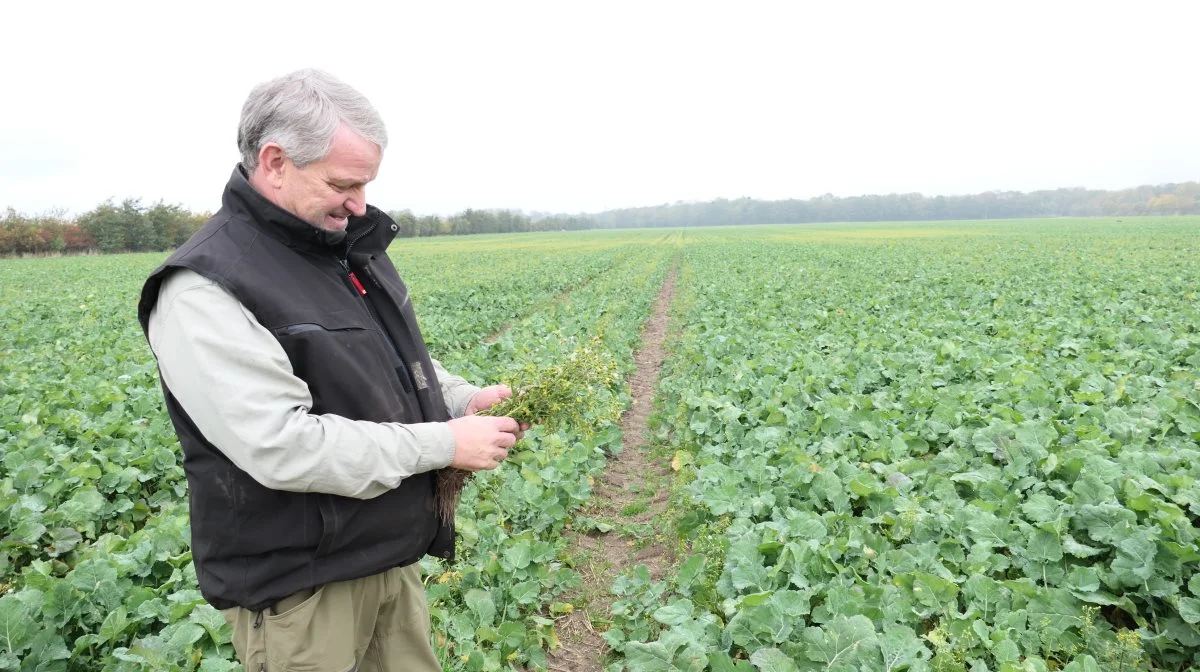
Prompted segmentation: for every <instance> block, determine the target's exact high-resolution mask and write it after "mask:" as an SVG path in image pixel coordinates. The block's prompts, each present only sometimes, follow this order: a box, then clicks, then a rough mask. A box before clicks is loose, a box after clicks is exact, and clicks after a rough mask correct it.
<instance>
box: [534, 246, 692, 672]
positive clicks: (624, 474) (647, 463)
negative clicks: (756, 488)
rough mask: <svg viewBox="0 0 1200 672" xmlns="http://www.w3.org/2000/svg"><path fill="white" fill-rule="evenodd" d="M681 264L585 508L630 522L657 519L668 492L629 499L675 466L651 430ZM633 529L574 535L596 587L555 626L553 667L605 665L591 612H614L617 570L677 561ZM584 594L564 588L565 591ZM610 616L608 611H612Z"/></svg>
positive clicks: (589, 584)
mask: <svg viewBox="0 0 1200 672" xmlns="http://www.w3.org/2000/svg"><path fill="white" fill-rule="evenodd" d="M677 270H678V269H677V267H673V268H672V269H671V271H670V272H669V273H668V274H667V278H666V280H665V281H664V282H663V286H662V289H661V290H660V291H659V293H658V298H657V299H656V300H655V302H654V309H653V311H652V312H651V314H650V318H649V319H648V320H647V321H646V325H645V327H644V328H643V331H642V345H641V348H640V350H639V351H638V352H637V354H635V355H634V363H635V365H636V369H635V371H634V373H633V374H632V376H630V378H629V387H630V394H631V396H632V397H633V402H632V403H631V404H630V406H629V409H628V410H626V411H625V414H624V415H623V416H622V417H621V435H622V437H623V445H622V449H621V452H620V454H619V455H617V456H616V457H614V458H612V459H611V460H609V462H608V467H607V469H606V470H605V473H604V475H603V476H602V477H601V478H600V479H599V480H597V482H596V485H595V492H594V493H593V495H592V501H591V503H589V506H588V509H587V510H586V511H585V514H586V515H588V516H591V517H594V518H599V519H602V520H603V519H610V520H612V519H622V518H624V519H625V520H626V521H627V522H637V523H650V522H651V521H653V520H654V518H656V517H659V516H661V514H662V513H664V511H665V510H666V506H667V493H666V492H660V493H655V494H654V496H653V497H652V498H651V499H650V501H649V503H648V505H647V507H646V509H645V510H644V511H641V512H640V513H638V514H636V515H635V516H632V517H631V516H628V515H625V514H624V513H623V510H625V509H626V507H628V506H630V505H631V504H633V503H634V502H636V501H638V500H639V499H644V497H643V495H642V493H641V491H642V489H643V488H642V486H643V485H644V484H645V483H646V482H647V481H649V480H650V479H651V478H654V477H658V476H664V475H666V474H669V473H670V467H669V466H668V465H666V464H655V463H654V462H653V461H652V460H651V458H650V456H649V455H647V451H646V447H647V443H648V441H647V431H648V426H649V419H650V412H651V410H652V407H653V400H654V388H655V386H656V385H657V384H658V377H659V374H660V372H661V371H662V365H663V361H664V360H665V359H666V349H665V347H664V342H665V341H666V337H667V326H668V323H669V322H670V309H671V301H672V299H673V298H674V296H675V278H676V275H677ZM639 541H644V540H639V539H636V538H632V537H629V536H626V535H624V534H622V533H621V530H619V529H614V530H612V531H610V532H606V533H598V532H593V533H591V534H578V535H577V536H576V538H575V539H574V540H573V541H572V545H573V546H574V548H573V549H572V551H571V554H572V555H576V556H579V557H587V558H592V559H593V560H592V561H590V562H587V563H586V566H576V568H575V569H576V570H577V571H578V572H579V573H580V574H581V575H582V577H583V588H582V589H581V590H580V591H579V595H580V596H585V599H586V596H587V595H589V594H591V595H594V597H593V598H591V599H590V601H589V604H587V608H586V609H576V610H575V611H573V612H572V613H570V614H568V615H567V616H565V617H564V618H562V619H560V620H559V622H558V623H557V624H556V626H555V628H556V630H557V632H558V636H559V640H560V641H561V642H562V646H561V647H560V648H558V649H555V650H554V651H551V652H549V654H548V655H547V661H548V663H549V670H551V672H602V671H603V669H604V667H603V665H602V664H601V660H602V658H603V656H604V654H605V653H607V651H608V645H607V644H606V643H605V642H604V640H603V639H602V638H601V637H600V632H599V631H598V630H597V629H596V628H595V627H593V624H592V622H591V618H590V616H589V614H590V613H595V614H605V615H607V613H608V611H609V608H610V606H611V604H612V595H611V594H610V592H609V588H610V586H612V583H613V581H615V580H616V578H617V577H618V576H620V575H621V574H622V573H624V572H625V571H626V570H628V569H629V568H631V567H633V566H634V565H637V564H644V565H646V566H647V567H648V568H649V569H650V574H651V576H653V577H654V578H655V579H659V578H661V575H662V573H663V571H664V570H665V569H666V567H667V566H668V564H669V563H670V560H671V558H670V550H669V549H668V548H667V547H666V546H665V545H663V544H661V543H656V542H651V543H649V544H646V545H644V546H642V547H640V548H638V542H639ZM572 598H575V599H578V596H575V595H571V596H565V599H568V601H570V599H572ZM605 618H606V619H607V616H605Z"/></svg>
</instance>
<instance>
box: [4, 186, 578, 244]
mask: <svg viewBox="0 0 1200 672" xmlns="http://www.w3.org/2000/svg"><path fill="white" fill-rule="evenodd" d="M389 214H390V216H391V217H392V218H393V219H395V220H396V224H397V225H398V226H399V230H398V231H397V235H398V236H400V237H407V238H411V237H416V236H447V235H464V234H472V233H516V232H529V231H563V230H571V231H577V230H580V229H591V228H595V223H594V222H593V221H592V220H591V219H589V218H588V217H586V216H580V215H539V216H529V215H525V214H522V213H519V212H512V211H509V210H476V209H467V210H464V211H463V212H461V213H458V214H456V215H451V216H449V217H439V216H437V215H426V216H422V217H418V216H416V215H414V214H413V213H412V212H410V211H408V210H402V211H398V212H392V213H389ZM211 216H212V215H211V214H210V213H207V212H203V213H194V212H191V211H189V210H187V209H186V208H184V207H183V206H180V205H168V204H166V203H162V202H158V203H155V204H153V205H151V206H148V207H147V206H144V205H142V203H141V201H139V200H137V199H125V200H124V201H122V202H121V203H119V204H117V203H113V201H112V200H111V199H110V200H108V201H105V202H104V203H101V204H100V205H98V206H96V207H95V208H94V209H92V210H89V211H87V212H85V213H83V214H81V215H79V216H78V217H75V218H68V217H67V216H66V214H65V212H63V211H61V210H53V211H50V212H48V213H44V214H41V215H25V214H22V213H19V212H17V211H16V210H14V209H13V208H11V207H10V208H8V209H7V210H6V211H5V213H4V216H3V217H0V255H8V256H11V255H23V254H53V253H67V254H86V253H92V252H151V251H163V250H169V249H172V248H176V247H179V246H180V245H182V244H183V243H184V242H185V241H186V240H187V239H188V238H189V237H191V235H192V234H193V233H195V232H196V231H197V230H198V229H199V228H200V227H201V226H203V225H204V222H205V221H207V220H208V218H209V217H211Z"/></svg>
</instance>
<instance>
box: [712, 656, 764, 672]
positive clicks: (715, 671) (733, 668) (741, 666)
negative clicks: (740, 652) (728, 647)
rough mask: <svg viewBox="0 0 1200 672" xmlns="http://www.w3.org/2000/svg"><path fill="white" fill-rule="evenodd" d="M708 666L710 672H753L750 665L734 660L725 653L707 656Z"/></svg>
mask: <svg viewBox="0 0 1200 672" xmlns="http://www.w3.org/2000/svg"><path fill="white" fill-rule="evenodd" d="M708 666H709V669H710V670H711V671H712V672H754V665H753V664H752V663H750V662H748V661H745V660H734V659H733V658H730V657H729V654H728V653H725V652H719V653H710V654H708Z"/></svg>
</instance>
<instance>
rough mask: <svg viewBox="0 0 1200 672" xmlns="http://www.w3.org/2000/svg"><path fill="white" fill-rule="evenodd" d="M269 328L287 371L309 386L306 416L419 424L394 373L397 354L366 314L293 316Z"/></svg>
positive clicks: (412, 402)
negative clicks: (280, 348) (310, 399)
mask: <svg viewBox="0 0 1200 672" xmlns="http://www.w3.org/2000/svg"><path fill="white" fill-rule="evenodd" d="M296 318H298V319H297V320H296V321H295V322H289V323H288V324H283V325H279V326H275V327H273V328H271V333H272V334H273V335H274V336H275V338H276V339H277V340H278V341H279V344H280V345H281V346H283V350H284V352H285V353H286V354H287V357H288V360H289V361H290V362H291V365H292V372H293V373H294V374H295V375H296V377H298V378H300V379H301V380H303V381H304V382H305V383H307V384H308V387H309V392H310V393H311V394H312V397H313V405H312V408H311V409H309V410H310V412H312V413H316V414H324V413H333V414H336V415H341V416H344V417H348V418H350V419H353V420H371V421H374V422H419V421H420V411H419V406H417V404H416V401H415V399H409V397H410V396H411V394H410V393H409V392H407V391H406V390H405V386H404V384H403V383H402V381H401V379H400V377H399V375H398V374H397V373H396V363H397V361H398V356H397V355H396V354H395V352H394V350H393V348H392V346H391V345H390V344H389V343H388V341H387V338H386V337H385V336H384V335H383V334H382V333H381V332H380V330H379V327H378V326H377V325H375V324H374V322H373V321H371V320H370V317H369V316H366V317H365V319H366V320H367V321H366V322H364V321H363V318H362V317H360V316H358V315H355V314H352V313H351V314H348V313H345V312H338V313H332V314H330V315H328V316H320V317H315V316H309V315H304V316H300V315H298V316H296Z"/></svg>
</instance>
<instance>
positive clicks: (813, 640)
mask: <svg viewBox="0 0 1200 672" xmlns="http://www.w3.org/2000/svg"><path fill="white" fill-rule="evenodd" d="M801 638H802V640H803V641H804V643H805V645H806V650H805V655H806V656H807V657H808V659H809V660H812V661H814V662H817V663H824V665H825V669H826V670H829V671H830V672H838V671H840V670H845V671H846V672H857V670H858V667H859V666H858V662H859V661H860V660H865V659H869V658H870V656H872V655H873V654H874V653H875V651H876V649H877V648H878V640H877V638H876V636H875V627H874V626H873V625H872V624H871V621H870V619H868V618H867V617H866V616H849V617H846V616H838V617H837V618H835V619H833V620H832V621H830V622H829V623H826V624H825V625H824V626H821V627H810V628H805V629H804V633H803V635H802V636H801Z"/></svg>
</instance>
